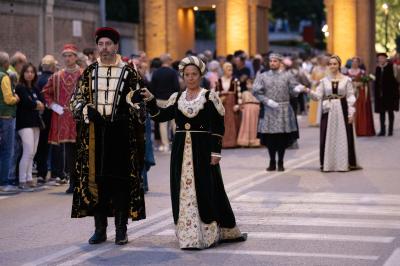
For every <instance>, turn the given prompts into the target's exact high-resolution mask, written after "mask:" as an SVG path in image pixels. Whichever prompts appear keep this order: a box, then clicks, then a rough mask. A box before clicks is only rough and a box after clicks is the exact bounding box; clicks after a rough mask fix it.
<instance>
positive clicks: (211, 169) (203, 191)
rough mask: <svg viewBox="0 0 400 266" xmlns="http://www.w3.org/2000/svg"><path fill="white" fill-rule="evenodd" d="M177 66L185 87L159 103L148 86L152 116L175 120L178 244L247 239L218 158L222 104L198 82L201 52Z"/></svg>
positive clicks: (173, 180)
mask: <svg viewBox="0 0 400 266" xmlns="http://www.w3.org/2000/svg"><path fill="white" fill-rule="evenodd" d="M179 70H180V72H181V74H182V75H183V79H184V81H185V84H186V90H184V91H183V92H181V93H174V94H173V95H172V96H171V97H170V99H169V100H168V104H167V105H166V107H165V108H160V107H158V106H157V105H156V102H155V100H154V98H153V96H152V95H151V93H150V92H148V90H147V89H144V90H143V92H142V95H143V96H144V97H145V100H146V101H148V103H147V108H148V111H149V113H150V115H151V117H152V119H153V120H156V121H159V122H164V121H168V120H171V119H175V121H176V125H177V127H176V135H175V138H174V141H173V145H172V152H171V169H170V177H171V180H170V185H171V200H172V210H173V217H174V223H175V229H176V236H177V238H178V241H179V246H180V248H182V249H204V248H209V247H211V246H214V245H215V244H217V243H218V242H224V241H229V242H230V241H244V240H246V238H247V235H246V234H242V233H241V232H240V230H239V228H238V227H237V226H236V221H235V216H234V214H233V211H232V208H231V206H230V203H229V200H228V197H227V195H226V193H225V189H224V184H223V181H222V176H221V170H220V166H219V161H220V159H221V144H222V136H223V134H224V107H223V105H222V103H221V100H220V99H219V98H218V96H217V94H216V93H215V92H212V91H207V90H206V89H204V88H201V87H200V81H201V78H202V76H204V74H205V71H206V66H205V64H204V63H203V62H202V61H201V60H200V59H199V58H197V57H194V56H189V57H186V58H184V59H183V60H182V61H181V63H180V65H179Z"/></svg>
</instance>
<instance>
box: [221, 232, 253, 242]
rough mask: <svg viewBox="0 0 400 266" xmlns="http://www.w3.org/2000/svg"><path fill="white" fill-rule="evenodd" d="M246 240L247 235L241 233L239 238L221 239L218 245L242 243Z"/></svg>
mask: <svg viewBox="0 0 400 266" xmlns="http://www.w3.org/2000/svg"><path fill="white" fill-rule="evenodd" d="M246 240H247V233H242V235H241V236H239V237H237V238H232V239H221V240H220V241H219V243H234V242H244V241H246Z"/></svg>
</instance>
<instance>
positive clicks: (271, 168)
mask: <svg viewBox="0 0 400 266" xmlns="http://www.w3.org/2000/svg"><path fill="white" fill-rule="evenodd" d="M275 170H276V162H274V161H269V166H268V168H267V171H275Z"/></svg>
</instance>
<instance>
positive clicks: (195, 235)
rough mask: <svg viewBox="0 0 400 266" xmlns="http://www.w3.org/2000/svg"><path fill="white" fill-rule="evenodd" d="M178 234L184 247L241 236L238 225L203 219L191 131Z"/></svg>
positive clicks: (182, 185) (188, 138) (183, 169)
mask: <svg viewBox="0 0 400 266" xmlns="http://www.w3.org/2000/svg"><path fill="white" fill-rule="evenodd" d="M176 236H177V238H178V241H179V246H180V248H182V249H187V248H194V249H205V248H208V247H210V246H212V245H213V244H215V243H217V242H218V241H219V240H221V239H234V238H238V237H240V236H241V232H240V230H239V228H238V227H237V226H235V227H234V228H221V227H219V226H218V224H217V222H216V221H213V222H211V223H209V224H205V223H203V222H202V221H201V218H200V214H199V208H198V204H197V197H196V188H195V179H194V169H193V154H192V139H191V136H190V133H186V138H185V148H184V154H183V161H182V174H181V186H180V195H179V218H178V222H177V225H176Z"/></svg>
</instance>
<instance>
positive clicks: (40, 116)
mask: <svg viewBox="0 0 400 266" xmlns="http://www.w3.org/2000/svg"><path fill="white" fill-rule="evenodd" d="M39 129H40V130H45V129H46V124H45V123H44V120H43V117H42V115H41V114H39Z"/></svg>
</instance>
